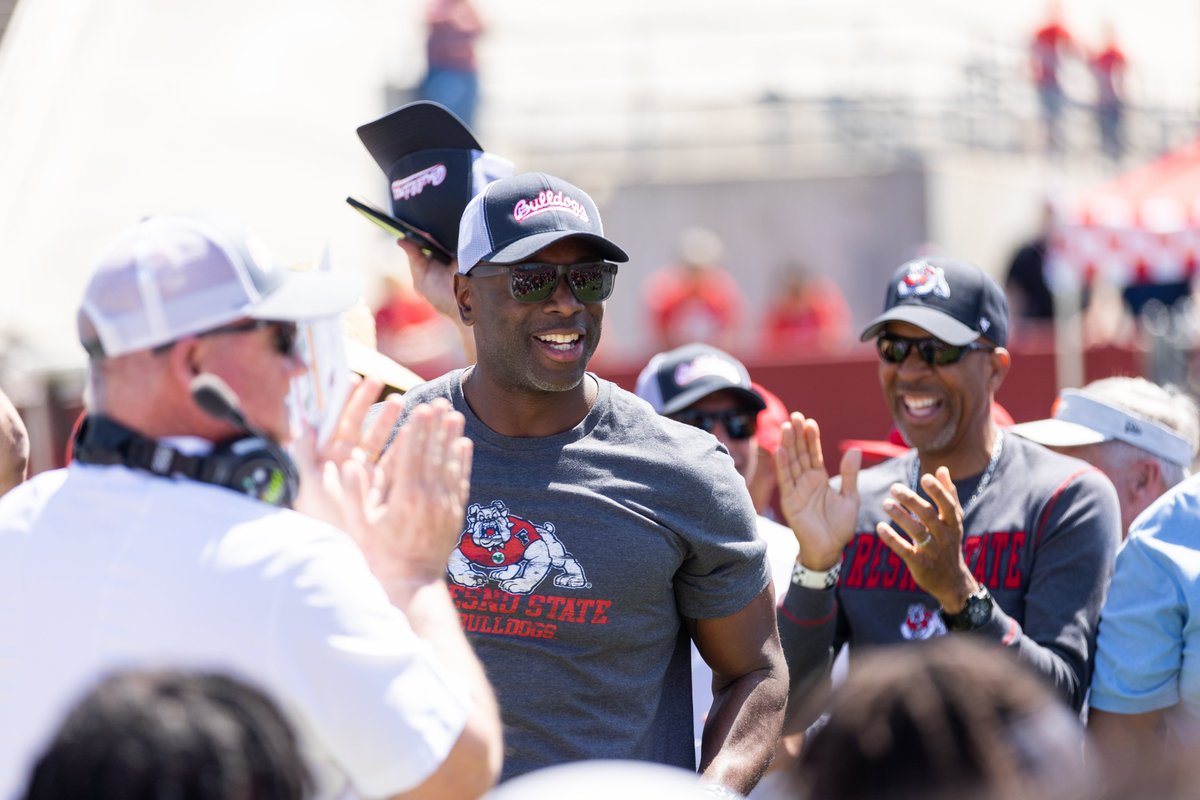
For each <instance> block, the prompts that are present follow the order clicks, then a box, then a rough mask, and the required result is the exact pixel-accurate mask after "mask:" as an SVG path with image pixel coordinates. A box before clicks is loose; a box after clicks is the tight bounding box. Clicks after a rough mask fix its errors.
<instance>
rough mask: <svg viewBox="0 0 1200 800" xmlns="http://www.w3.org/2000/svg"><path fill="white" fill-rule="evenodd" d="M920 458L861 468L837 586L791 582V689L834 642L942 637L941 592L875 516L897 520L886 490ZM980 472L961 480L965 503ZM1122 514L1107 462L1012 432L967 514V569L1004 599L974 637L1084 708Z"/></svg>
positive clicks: (786, 632)
mask: <svg viewBox="0 0 1200 800" xmlns="http://www.w3.org/2000/svg"><path fill="white" fill-rule="evenodd" d="M915 458H916V452H915V451H912V452H909V453H907V454H905V455H903V456H900V457H898V458H894V459H892V460H890V461H886V462H884V463H883V464H880V465H878V466H875V467H872V468H870V469H867V470H864V471H863V472H862V473H861V474H860V475H859V479H858V490H859V496H860V499H861V503H860V505H859V511H858V522H857V525H856V527H855V534H854V538H853V539H852V540H851V541H850V543H849V544H848V545H847V546H846V549H845V552H844V555H843V557H842V574H841V577H840V579H839V581H838V585H837V588H836V589H835V590H833V591H818V590H813V589H805V588H803V587H801V586H797V585H793V586H792V587H791V588H790V589H789V590H788V593H787V596H786V597H785V598H784V603H783V604H782V605H781V606H780V613H779V628H780V630H779V632H780V638H781V639H782V641H783V644H784V652H785V653H786V655H787V658H788V667H789V668H790V669H791V671H792V675H791V678H792V684H793V686H794V687H795V686H799V685H800V684H802V683H804V682H805V681H806V680H809V679H811V678H813V677H814V675H815V673H816V672H817V671H818V670H819V669H821V668H822V667H825V666H827V664H828V657H829V653H830V648H831V647H832V648H833V649H834V651H835V652H836V650H837V649H839V648H840V647H841V646H842V645H843V644H849V645H850V647H851V656H853V652H854V648H856V647H863V646H872V645H883V644H892V643H899V642H905V641H911V640H921V639H928V638H930V637H933V636H941V635H944V634H945V633H946V627H945V625H944V623H943V622H942V619H941V617H940V616H939V615H938V607H939V606H938V602H937V600H935V599H934V598H933V597H932V596H931V595H929V594H928V593H926V592H925V591H924V590H922V589H921V588H920V587H919V586H917V584H916V582H915V581H914V580H913V578H912V575H911V574H910V573H909V571H908V568H907V566H905V564H904V562H903V561H902V560H901V559H900V557H899V556H897V555H895V554H894V553H893V552H892V551H891V550H890V549H889V548H888V547H887V545H885V544H884V543H883V541H882V540H881V539H880V538H879V536H878V535H877V534H876V533H875V524H876V523H877V522H890V521H891V520H890V518H889V517H888V516H887V514H886V513H884V511H883V507H882V504H883V499H884V498H885V497H886V496H887V494H888V489H889V487H890V486H891V485H892V484H893V483H901V484H904V485H909V484H910V481H911V475H912V466H913V460H914V459H915ZM933 468H934V467H933V465H927V466H924V467H923V468H922V471H924V472H932V471H933ZM979 477H980V476H975V477H972V478H968V479H966V480H963V481H959V482H957V483H956V486H957V488H958V496H959V498H960V500H961V501H962V502H963V503H966V502H967V498H969V497H970V496H971V494H972V493H973V492H974V491H975V488H976V486H977V485H978V482H979ZM921 495H922V496H925V495H924V491H923V490H922V491H921ZM1120 519H1121V515H1120V509H1119V506H1118V502H1117V495H1116V490H1114V489H1113V486H1112V484H1111V483H1110V482H1109V481H1108V479H1107V478H1105V477H1104V475H1103V473H1101V472H1100V471H1099V470H1097V469H1095V468H1094V467H1090V466H1088V465H1087V464H1086V463H1084V462H1082V461H1079V460H1077V459H1073V458H1067V457H1066V456H1063V455H1059V454H1057V453H1052V452H1051V451H1049V450H1047V449H1045V448H1044V447H1041V446H1040V445H1036V444H1034V443H1033V442H1030V441H1028V440H1026V439H1022V438H1021V437H1019V436H1013V435H1005V439H1004V449H1003V452H1002V454H1001V457H1000V460H999V461H998V462H997V465H996V472H995V474H994V475H993V477H992V481H991V483H990V484H989V485H988V486H987V487H986V488H985V490H984V491H983V493H982V494H980V495H979V500H978V502H977V503H976V505H975V507H974V508H972V509H971V511H970V513H968V514H967V515H966V518H965V520H964V528H965V531H964V536H963V556H964V558H965V560H966V564H967V567H968V568H969V569H970V570H971V572H972V573H973V574H974V575H975V578H976V580H978V581H979V582H980V583H981V584H983V585H984V586H986V587H987V588H988V591H989V592H990V593H991V594H992V596H993V597H994V598H995V601H996V606H997V607H996V609H995V611H994V612H993V615H992V619H991V621H990V622H989V623H988V624H987V625H985V626H984V627H983V628H982V629H981V630H980V631H979V632H978V634H979V635H981V636H986V637H988V638H990V639H993V640H994V641H996V642H997V643H998V644H1000V645H1002V646H1004V647H1007V648H1009V649H1010V650H1012V651H1014V652H1015V653H1016V654H1017V656H1018V657H1019V658H1020V659H1021V660H1022V661H1025V662H1026V663H1028V664H1030V665H1031V666H1032V667H1033V668H1034V669H1036V670H1037V671H1038V672H1041V673H1042V674H1044V675H1045V676H1046V677H1047V678H1048V679H1049V680H1050V681H1051V682H1052V683H1053V684H1054V686H1055V687H1056V688H1057V689H1058V691H1059V693H1060V695H1061V696H1062V697H1063V699H1064V700H1065V701H1066V702H1068V703H1070V704H1071V705H1073V706H1074V707H1075V708H1076V709H1079V708H1080V707H1081V706H1082V704H1083V698H1084V693H1085V691H1086V690H1087V686H1088V680H1089V678H1090V675H1091V665H1092V658H1093V655H1094V653H1095V641H1096V626H1097V620H1098V618H1099V615H1100V606H1101V604H1102V603H1103V601H1104V593H1105V589H1106V587H1107V585H1108V579H1109V576H1110V575H1111V574H1112V564H1113V556H1114V554H1115V552H1116V548H1117V543H1118V542H1119V541H1120V530H1119V528H1120ZM852 661H853V658H852ZM851 669H853V663H852V664H851Z"/></svg>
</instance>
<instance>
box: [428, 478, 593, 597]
mask: <svg viewBox="0 0 1200 800" xmlns="http://www.w3.org/2000/svg"><path fill="white" fill-rule="evenodd" d="M552 567H553V568H554V569H556V570H561V573H560V574H558V575H555V576H554V585H555V586H558V587H561V588H564V589H588V588H591V584H590V583H588V580H587V577H586V576H585V575H584V574H583V567H581V566H580V565H579V562H578V561H576V560H575V558H574V556H572V555H571V554H570V553H568V552H567V550H566V548H565V547H563V544H562V542H560V541H559V540H558V537H557V536H555V535H554V525H553V524H552V523H549V522H547V523H544V524H542V525H534V524H533V523H532V522H530V521H529V520H525V519H521V518H520V517H514V516H512V515H511V514H510V513H509V511H508V506H507V505H505V503H504V501H502V500H494V501H492V504H491V505H490V506H487V507H484V506H481V505H479V504H478V503H472V504H471V506H470V507H469V508H468V509H467V521H466V528H465V530H463V533H462V536H461V537H460V538H459V540H458V546H457V547H456V548H454V551H453V552H451V553H450V562H449V564H448V565H447V567H446V571H447V572H448V573H449V574H450V580H452V581H454V582H455V583H457V584H458V585H459V586H484V585H486V584H487V583H488V582H489V581H492V582H495V583H496V584H497V585H498V586H499V587H500V589H501V591H505V592H508V593H509V594H529V593H530V592H532V591H533V590H534V589H536V588H537V586H538V584H540V583H541V582H542V579H544V578H545V577H546V575H547V574H548V573H549V572H550V569H551V568H552Z"/></svg>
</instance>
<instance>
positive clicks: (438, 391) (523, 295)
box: [406, 173, 787, 792]
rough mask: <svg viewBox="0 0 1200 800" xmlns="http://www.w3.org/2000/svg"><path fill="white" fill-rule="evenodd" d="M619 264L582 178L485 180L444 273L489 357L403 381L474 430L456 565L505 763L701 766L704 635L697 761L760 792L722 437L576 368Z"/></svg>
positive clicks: (738, 499) (761, 570) (744, 580)
mask: <svg viewBox="0 0 1200 800" xmlns="http://www.w3.org/2000/svg"><path fill="white" fill-rule="evenodd" d="M626 260H627V256H626V255H625V253H624V252H623V251H622V250H621V249H620V248H619V247H617V246H616V245H615V244H613V243H612V242H610V241H609V240H608V239H606V238H604V234H603V228H602V226H601V223H600V217H599V214H598V212H597V210H596V206H595V204H594V203H593V202H592V200H591V198H589V197H588V196H587V195H586V194H585V193H584V192H582V191H581V190H579V189H578V188H577V187H575V186H572V185H571V184H569V183H566V182H565V181H562V180H560V179H558V178H553V177H551V176H548V175H543V174H540V173H531V174H526V175H519V176H516V177H514V178H508V179H505V180H501V181H497V182H495V183H492V184H490V185H489V186H488V187H487V188H486V189H484V190H483V191H482V192H481V193H480V194H479V195H477V196H476V197H475V198H474V199H473V200H472V201H471V202H470V204H468V206H467V208H466V210H465V212H464V214H463V218H462V224H461V227H460V231H459V243H458V270H457V274H456V275H455V276H454V288H455V297H456V301H457V306H458V311H459V314H460V316H461V318H462V321H463V322H464V323H466V324H467V325H469V326H471V327H472V328H473V330H474V334H475V343H476V349H477V353H478V361H477V363H476V364H475V365H474V366H473V367H468V368H467V369H465V370H457V371H455V372H451V373H449V374H447V375H444V376H442V377H440V378H438V379H436V380H434V381H431V382H429V383H427V384H424V385H422V386H419V387H417V388H416V389H414V390H413V391H412V392H410V393H409V395H408V397H407V398H406V399H407V403H408V406H409V408H412V407H414V406H415V405H416V404H417V403H421V402H426V401H429V400H433V399H436V398H439V397H440V398H446V399H448V400H449V401H450V403H451V404H452V405H453V406H454V408H456V409H458V410H459V411H461V412H462V413H463V414H464V415H465V416H466V419H467V423H466V435H467V436H468V437H469V438H470V439H471V440H472V441H473V442H474V445H475V455H474V471H473V474H472V480H471V495H470V501H469V507H468V511H467V520H466V525H465V529H464V531H463V534H462V537H461V539H460V541H459V545H458V547H457V548H456V549H455V551H454V552H453V553H452V555H451V558H450V561H449V564H448V566H447V576H448V580H449V582H450V584H451V591H452V593H453V595H454V598H455V602H456V604H457V606H458V610H459V614H460V618H461V620H462V623H463V626H464V628H465V629H466V631H467V635H468V636H469V637H470V639H471V642H472V644H473V645H474V647H475V649H476V652H477V653H478V654H479V657H480V660H481V661H482V662H483V664H484V666H485V668H486V669H487V672H488V677H489V678H490V680H491V682H492V684H493V686H494V687H495V690H496V694H497V696H498V698H499V701H500V708H501V715H502V718H503V720H504V723H505V736H506V755H505V765H504V777H505V778H511V777H513V776H515V775H519V774H521V773H524V772H528V771H529V770H532V769H536V768H538V767H544V766H549V765H552V764H558V763H562V762H567V761H576V760H583V759H593V758H631V759H640V760H647V761H656V762H660V763H664V764H672V765H676V766H681V767H687V768H689V769H692V768H695V767H696V766H697V765H696V764H695V763H694V762H695V756H694V751H693V748H692V736H691V728H692V709H691V685H690V676H689V648H688V643H689V641H695V643H696V645H697V647H698V648H699V650H700V652H701V654H702V655H703V656H704V658H705V660H706V661H707V662H708V663H709V665H710V666H712V668H713V672H714V675H715V676H716V677H715V680H714V682H715V684H716V686H715V688H716V691H715V700H714V705H713V710H712V711H711V712H710V721H709V725H708V727H707V729H706V732H705V739H704V745H703V749H702V756H701V763H700V764H699V769H700V772H701V773H702V774H703V775H704V776H705V778H706V779H707V780H709V781H711V782H713V783H715V784H720V785H722V786H726V787H729V788H731V789H734V790H736V791H739V792H748V791H749V790H750V789H751V788H753V786H754V785H755V783H756V782H757V780H758V778H759V776H760V775H761V774H762V772H763V770H765V768H766V766H767V763H768V762H769V761H770V758H771V755H772V753H773V752H774V746H775V741H776V739H777V737H778V733H779V729H780V726H781V724H782V716H783V707H784V704H785V701H786V694H787V680H786V667H785V665H784V662H783V656H782V652H781V650H780V647H779V639H778V633H777V630H776V627H775V617H774V603H773V593H772V591H771V588H770V585H769V576H768V572H767V567H766V563H765V559H764V550H765V548H764V546H763V544H762V542H761V541H760V540H759V539H758V538H757V536H756V532H755V513H754V508H753V506H752V504H751V502H750V498H749V495H748V493H747V492H746V487H745V483H744V482H743V481H742V479H741V477H740V476H739V475H738V473H737V472H736V470H735V469H734V466H733V462H732V460H731V459H730V457H729V455H728V454H727V453H726V452H725V451H724V450H723V449H722V448H721V447H720V445H719V443H718V442H717V441H716V439H714V438H713V437H712V436H710V435H708V434H706V433H704V432H703V431H700V430H696V429H694V428H691V427H688V426H686V425H681V424H679V423H677V422H674V421H672V420H668V419H665V418H664V417H661V416H659V415H658V414H656V413H655V412H654V410H653V409H652V408H651V407H650V406H649V405H648V404H647V403H645V402H644V401H642V400H640V399H638V398H637V397H635V396H634V395H632V394H630V393H629V392H626V391H624V390H622V389H620V388H619V387H617V386H615V385H614V384H612V383H610V382H608V381H603V380H600V379H599V378H597V377H596V376H594V375H592V374H591V373H588V372H587V371H586V368H587V363H588V360H589V359H590V357H591V355H592V353H593V352H594V350H595V347H596V344H597V342H598V341H599V337H600V324H601V320H602V318H603V313H604V303H603V301H604V300H605V299H607V297H608V296H609V294H610V293H611V290H612V285H613V280H614V278H615V273H616V264H615V263H612V262H617V261H621V262H623V261H626Z"/></svg>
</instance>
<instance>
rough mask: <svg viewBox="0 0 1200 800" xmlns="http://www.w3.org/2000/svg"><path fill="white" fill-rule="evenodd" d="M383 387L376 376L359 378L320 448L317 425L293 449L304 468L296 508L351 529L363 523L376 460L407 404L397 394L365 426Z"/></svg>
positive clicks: (300, 438)
mask: <svg viewBox="0 0 1200 800" xmlns="http://www.w3.org/2000/svg"><path fill="white" fill-rule="evenodd" d="M382 388H383V384H382V383H381V382H380V381H379V380H378V379H377V378H368V379H366V380H362V381H357V380H356V382H355V385H354V388H353V389H351V391H350V394H349V396H347V398H346V402H345V403H344V404H343V405H342V410H341V412H340V413H339V415H338V420H337V422H336V424H335V425H334V428H333V431H332V432H331V433H330V435H329V439H328V441H326V442H325V444H324V446H323V447H321V448H320V449H319V450H318V448H317V445H316V431H315V430H313V429H309V430H306V431H304V432H303V434H302V435H301V436H300V437H299V438H297V440H296V443H295V446H294V447H293V449H292V459H293V461H295V463H296V468H297V471H298V472H299V474H300V493H299V495H298V497H297V498H296V510H297V511H299V512H301V513H302V514H307V515H308V516H310V517H315V518H317V519H320V520H323V521H325V522H328V523H329V524H331V525H334V526H336V527H338V528H341V529H342V530H345V531H347V532H348V533H350V534H352V535H354V534H355V531H354V530H352V528H353V526H355V525H358V524H361V517H362V503H363V501H364V498H365V491H366V487H367V486H369V485H370V483H371V481H372V480H373V477H374V473H375V469H376V461H378V459H379V454H380V452H381V451H382V450H383V447H384V444H385V443H386V442H387V437H388V435H389V434H390V432H391V429H392V426H394V425H395V424H396V420H398V419H399V418H400V412H401V411H402V410H403V409H404V405H403V402H402V401H400V399H399V397H398V396H396V395H392V396H391V397H389V398H388V400H389V402H387V403H385V404H384V405H383V408H382V411H381V413H380V414H379V415H378V416H376V417H375V419H374V420H373V421H372V425H371V426H370V429H369V430H366V431H364V430H363V421H364V420H365V419H366V415H367V411H368V409H369V408H370V407H371V403H372V402H373V401H374V399H375V398H376V397H378V396H379V392H380V390H381V389H382ZM393 398H395V399H393ZM356 538H357V537H356Z"/></svg>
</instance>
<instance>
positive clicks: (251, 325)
mask: <svg viewBox="0 0 1200 800" xmlns="http://www.w3.org/2000/svg"><path fill="white" fill-rule="evenodd" d="M259 328H270V329H271V345H272V346H273V347H274V348H275V352H277V353H279V355H281V356H290V355H294V354H295V352H296V340H297V339H298V338H299V329H298V328H297V326H296V323H294V322H276V321H274V320H269V319H248V320H245V321H243V322H234V323H231V324H229V325H222V326H221V327H219V328H213V329H212V330H207V331H203V332H201V333H198V334H196V335H197V336H217V335H220V334H223V333H246V332H248V331H256V330H258V329H259Z"/></svg>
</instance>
